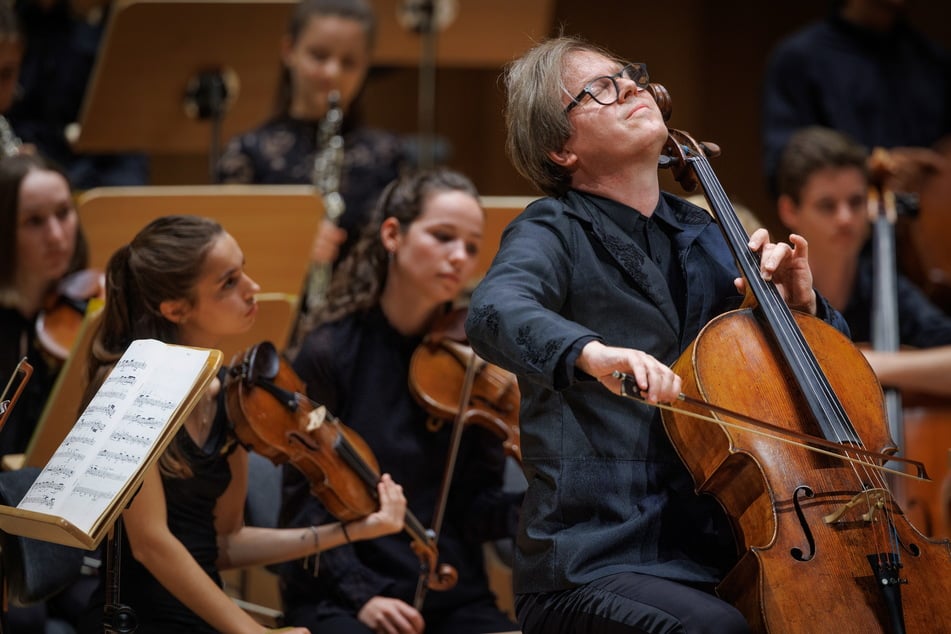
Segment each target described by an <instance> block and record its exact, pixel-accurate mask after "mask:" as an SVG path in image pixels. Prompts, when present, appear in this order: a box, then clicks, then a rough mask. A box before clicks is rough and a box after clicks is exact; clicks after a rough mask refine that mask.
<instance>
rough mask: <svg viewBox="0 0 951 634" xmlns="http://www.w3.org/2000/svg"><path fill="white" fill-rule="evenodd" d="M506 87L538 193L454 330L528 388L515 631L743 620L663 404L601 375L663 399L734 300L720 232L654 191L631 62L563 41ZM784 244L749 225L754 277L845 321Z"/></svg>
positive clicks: (716, 518) (514, 149)
mask: <svg viewBox="0 0 951 634" xmlns="http://www.w3.org/2000/svg"><path fill="white" fill-rule="evenodd" d="M505 80H506V88H507V92H508V96H507V108H506V123H507V127H508V141H507V146H508V150H509V154H510V157H511V159H512V162H513V163H514V165H515V167H516V169H517V170H518V171H519V172H520V173H521V174H522V175H523V176H524V177H525V178H527V179H528V180H529V181H531V182H532V183H533V184H534V185H535V186H536V187H537V188H538V189H540V190H541V191H542V192H544V193H545V194H546V195H547V197H546V198H543V199H541V200H539V201H536V202H534V203H532V204H531V205H530V206H529V207H528V208H527V209H526V210H525V211H524V212H523V213H522V215H520V216H519V217H518V218H517V219H516V220H515V221H514V222H513V223H512V224H510V225H509V227H508V228H507V230H506V232H505V233H504V234H503V237H502V242H501V246H500V248H499V252H498V254H497V256H496V258H495V260H494V262H493V264H492V266H491V268H490V269H489V272H488V274H487V275H486V277H485V278H484V280H483V281H482V282H481V283H480V285H479V286H478V287H477V288H476V290H475V293H474V295H473V298H472V304H471V307H470V312H469V318H468V321H467V332H468V335H469V338H470V343H471V344H472V346H473V348H474V350H475V351H476V352H477V353H478V354H479V355H480V356H482V357H483V358H485V359H486V360H487V361H489V362H490V363H493V364H496V365H499V366H501V367H503V368H505V369H507V370H510V371H512V372H514V373H515V374H516V375H517V376H518V378H519V387H520V389H521V392H522V405H521V410H520V414H519V416H520V424H521V432H522V434H521V436H522V450H523V465H524V469H525V472H526V478H527V480H528V483H529V484H528V491H527V492H526V494H525V500H524V502H523V506H522V520H521V525H520V533H519V536H518V540H517V549H516V560H515V592H516V610H517V614H518V619H519V622H520V625H521V627H522V631H523V632H525V633H526V634H539V633H543V632H544V633H545V634H552V633H558V632H588V633H594V634H601V633H614V632H656V633H659V632H689V633H691V634H698V633H705V632H709V633H711V634H713V633H716V634H725V633H726V634H729V633H740V632H747V631H749V625H748V624H747V622H746V621H745V619H744V617H743V616H742V615H741V614H740V612H739V611H738V610H737V609H735V608H734V607H733V606H731V605H729V604H728V603H726V602H724V601H722V600H721V599H719V598H717V597H716V596H715V595H714V594H713V592H712V590H713V586H714V584H716V583H717V582H718V581H720V579H721V578H722V576H723V575H724V574H725V572H726V571H727V570H728V569H729V567H730V566H731V565H732V563H733V562H734V561H735V557H736V549H735V547H734V545H733V540H732V535H731V533H730V529H729V527H728V525H727V521H726V516H725V514H724V513H723V512H722V510H721V509H720V508H719V507H718V506H717V505H716V503H715V502H714V501H713V500H712V499H704V498H701V497H698V496H695V495H694V493H693V483H692V481H691V479H690V476H689V474H688V473H687V471H686V470H685V468H684V466H683V465H682V463H681V461H680V460H679V458H678V456H677V455H676V453H675V452H674V449H673V448H672V446H671V445H670V443H669V441H668V439H667V437H666V435H665V432H664V429H663V427H662V426H661V417H660V414H659V410H656V409H654V408H651V407H649V406H647V405H643V404H634V403H632V402H631V401H630V400H626V399H623V398H621V397H620V396H618V393H619V390H620V386H619V383H618V381H617V380H616V379H613V378H612V372H614V371H622V372H625V373H628V374H632V375H634V377H636V381H637V385H638V387H639V388H640V390H641V391H642V393H643V394H645V395H646V397H647V399H648V400H649V401H650V402H653V403H657V402H670V401H672V400H674V399H675V397H676V396H677V395H678V393H679V392H680V390H681V378H680V377H678V376H677V375H675V374H674V373H673V372H672V371H671V369H670V368H669V367H668V365H669V364H670V363H672V362H673V361H674V360H675V359H676V358H677V357H678V355H679V354H680V353H681V351H682V350H684V349H685V348H686V347H687V345H688V343H689V342H691V341H692V340H693V339H694V338H695V337H696V335H697V333H698V331H699V329H700V328H701V327H702V326H703V325H704V324H705V323H706V322H707V321H709V320H710V319H711V318H713V317H715V316H716V315H718V314H720V313H722V312H723V311H725V310H727V309H729V308H735V307H736V306H737V305H738V304H739V303H740V300H741V299H742V297H741V295H740V294H739V293H738V290H742V289H743V288H744V284H743V283H742V282H739V281H738V280H737V277H738V271H737V268H736V266H735V264H734V262H733V258H732V256H731V255H730V252H729V251H728V248H727V245H726V242H725V241H724V239H723V237H722V235H721V233H720V231H719V229H718V228H717V227H716V225H715V224H714V222H713V221H712V219H711V217H710V215H709V214H707V213H706V212H705V211H703V210H702V209H700V208H699V207H696V206H693V205H691V204H689V203H687V202H685V201H684V200H682V199H680V198H678V197H675V196H673V195H671V194H668V193H666V192H662V191H661V190H660V183H659V180H658V160H659V158H660V156H661V153H662V149H663V147H664V145H665V142H666V139H667V136H668V130H667V127H666V125H665V123H664V120H663V117H662V114H661V111H660V109H659V108H658V105H657V104H656V103H655V101H654V99H653V98H652V96H651V94H650V93H649V92H647V91H646V90H645V88H646V87H647V86H648V83H649V80H648V75H647V69H646V67H645V65H644V64H642V63H631V62H628V61H625V60H623V59H620V58H618V57H617V56H616V55H614V54H612V53H610V52H608V51H606V50H602V49H600V48H597V47H595V46H593V45H591V44H589V43H587V42H585V41H583V40H580V39H576V38H569V37H559V38H555V39H551V40H548V41H545V42H543V43H541V44H539V45H538V46H536V47H535V48H533V49H532V50H530V51H529V52H528V53H526V54H525V55H523V56H522V57H521V58H520V59H518V60H517V61H515V62H514V63H513V64H512V65H511V66H510V67H509V68H508V70H507V73H506V77H505ZM789 240H790V243H773V242H771V241H770V239H769V236H768V234H767V232H766V231H765V230H758V231H757V232H755V233H754V234H753V236H752V237H751V238H750V242H749V247H750V249H752V250H753V251H756V252H758V253H759V254H760V255H761V263H760V271H761V274H762V275H763V276H765V277H767V278H772V280H773V281H774V282H775V283H776V285H777V288H778V290H779V291H780V293H781V294H782V296H783V298H784V299H785V301H786V303H787V304H788V305H789V306H790V307H791V308H793V309H797V310H801V311H803V312H806V313H809V314H812V315H816V316H818V317H820V318H822V319H825V320H826V321H828V322H829V323H831V324H833V325H834V326H836V327H838V328H840V329H841V330H843V331H845V330H846V326H845V323H844V321H843V319H842V317H841V315H839V314H838V313H837V312H836V311H835V310H834V309H833V308H832V307H831V306H830V305H829V304H828V302H826V301H825V300H824V299H823V298H822V297H821V296H820V295H818V294H817V293H816V292H815V291H814V290H813V287H812V274H811V271H810V269H809V261H808V247H807V243H806V241H805V240H804V239H803V238H802V237H800V236H796V235H792V236H790V238H789ZM605 388H608V389H605Z"/></svg>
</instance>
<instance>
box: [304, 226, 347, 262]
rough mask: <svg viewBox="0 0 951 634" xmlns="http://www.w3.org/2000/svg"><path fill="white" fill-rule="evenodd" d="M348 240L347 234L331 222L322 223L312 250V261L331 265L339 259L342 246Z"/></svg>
mask: <svg viewBox="0 0 951 634" xmlns="http://www.w3.org/2000/svg"><path fill="white" fill-rule="evenodd" d="M346 239H347V232H346V231H345V230H343V229H341V228H340V227H338V226H337V225H335V224H334V223H332V222H330V221H329V220H324V221H323V222H321V223H320V228H319V229H317V235H316V236H314V245H313V246H312V247H311V248H310V259H311V261H312V262H314V263H315V264H330V263H331V262H333V261H334V260H336V259H337V254H338V253H340V245H341V244H343V241H344V240H346Z"/></svg>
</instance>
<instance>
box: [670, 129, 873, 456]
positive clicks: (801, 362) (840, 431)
mask: <svg viewBox="0 0 951 634" xmlns="http://www.w3.org/2000/svg"><path fill="white" fill-rule="evenodd" d="M671 132H672V133H673V132H674V131H671ZM678 136H681V137H682V138H685V139H689V140H690V142H691V143H692V144H693V147H694V148H696V150H695V149H692V148H688V150H689V154H690V156H689V157H688V158H687V159H686V162H687V163H688V164H689V165H691V166H692V167H693V170H694V173H695V174H696V176H697V179H698V180H699V182H700V184H701V185H702V186H703V191H704V194H705V195H706V197H707V200H708V201H709V203H710V208H711V209H712V211H713V213H714V216H715V217H716V219H717V221H718V223H719V225H720V229H721V231H722V232H723V235H724V237H725V239H726V241H727V244H728V245H729V247H730V250H731V252H732V253H733V257H734V259H735V260H736V263H737V266H738V267H739V269H740V271H741V273H742V274H743V277H744V278H745V279H746V284H747V288H748V289H749V291H750V293H751V294H752V296H753V297H754V298H755V299H756V302H757V308H756V310H755V314H756V316H757V318H758V319H759V321H760V322H761V323H762V325H763V327H764V329H765V331H766V332H768V333H769V334H770V336H771V337H772V339H773V342H774V343H775V345H776V347H777V349H778V350H779V352H780V354H781V356H782V358H783V359H784V360H785V362H786V365H787V367H788V368H789V370H790V372H791V373H792V375H793V377H794V379H795V382H796V384H797V385H798V386H799V388H800V391H801V393H802V395H803V398H805V400H806V403H807V404H808V407H809V410H810V412H811V413H812V415H813V418H814V419H815V421H816V423H817V424H818V425H819V429H820V430H821V432H822V435H823V436H824V437H825V438H826V439H827V440H833V441H836V442H840V443H851V444H854V445H861V440H860V438H859V436H858V433H857V432H856V430H855V427H854V426H853V425H852V423H851V421H849V419H848V415H847V414H846V413H845V409H844V408H843V407H842V404H841V403H840V402H839V399H838V398H837V397H836V396H835V393H834V391H833V390H832V387H831V386H830V385H829V382H828V380H827V379H826V377H825V374H824V373H823V372H822V369H821V368H820V367H819V362H818V361H817V360H816V358H815V355H814V354H813V353H812V350H811V349H810V347H809V344H808V343H807V342H806V340H805V337H804V336H803V334H802V331H801V330H800V329H799V326H798V324H797V323H796V320H795V318H794V317H793V314H792V311H790V309H789V307H788V306H787V305H786V302H785V301H783V298H782V296H781V295H780V294H779V290H778V289H777V288H776V285H775V284H773V283H772V282H767V281H766V280H763V279H762V277H761V276H760V273H759V256H758V255H757V254H756V253H753V252H752V251H750V249H749V248H748V246H747V243H748V242H749V236H748V235H747V233H746V230H745V229H744V228H743V225H742V223H741V222H740V219H739V217H738V216H737V214H736V210H735V209H734V208H733V205H732V203H731V202H730V199H729V197H728V196H727V195H726V192H725V191H724V190H723V187H722V186H721V185H720V181H719V179H717V177H716V174H715V173H714V172H713V168H712V167H711V166H710V162H709V161H708V160H707V158H706V156H704V155H703V151H702V149H700V146H699V144H697V143H696V142H695V141H693V140H692V139H690V138H689V137H688V136H686V135H685V134H683V133H678Z"/></svg>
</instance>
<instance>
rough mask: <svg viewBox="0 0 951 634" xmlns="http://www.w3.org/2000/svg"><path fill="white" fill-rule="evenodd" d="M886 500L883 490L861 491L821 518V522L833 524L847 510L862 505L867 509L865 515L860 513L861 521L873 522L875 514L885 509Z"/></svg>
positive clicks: (886, 496) (886, 493)
mask: <svg viewBox="0 0 951 634" xmlns="http://www.w3.org/2000/svg"><path fill="white" fill-rule="evenodd" d="M887 498H888V492H887V491H886V490H885V489H881V488H876V489H867V490H865V491H861V492H859V493H856V494H855V495H854V496H853V497H852V499H851V500H849V501H848V502H846V503H845V504H843V505H842V506H841V507H839V508H838V509H836V510H835V511H833V512H832V513H829V514H828V515H826V516H825V517H823V518H822V521H824V522H825V523H826V524H832V523H833V522H837V521H839V519H840V518H841V517H842V516H843V515H845V513H846V511H848V510H849V509H851V508H854V507H856V506H859V505H862V506H864V507H866V508H867V509H868V510H867V511H866V512H865V513H862V521H863V522H874V521H875V514H876V512H878V511H879V510H881V509H883V508H885V500H886V499H887Z"/></svg>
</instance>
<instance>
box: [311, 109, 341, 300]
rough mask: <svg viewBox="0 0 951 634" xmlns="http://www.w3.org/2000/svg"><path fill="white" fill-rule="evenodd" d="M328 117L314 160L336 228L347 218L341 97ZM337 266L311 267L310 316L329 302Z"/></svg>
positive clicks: (320, 129) (319, 133)
mask: <svg viewBox="0 0 951 634" xmlns="http://www.w3.org/2000/svg"><path fill="white" fill-rule="evenodd" d="M327 103H328V109H327V116H325V117H324V120H323V121H321V123H320V126H319V127H318V129H317V144H318V150H317V155H316V157H315V158H314V187H315V188H316V189H317V191H318V192H320V195H321V198H322V199H323V203H324V217H325V218H326V219H327V220H328V221H330V222H332V223H333V224H334V225H336V224H337V221H338V220H339V219H340V216H342V215H343V211H344V202H343V196H341V195H340V176H341V174H342V172H343V136H341V134H340V129H341V126H342V124H343V110H342V109H341V108H340V93H339V92H337V91H336V90H334V91H332V92H331V93H330V94H329V95H328V96H327ZM332 273H333V262H319V263H314V264H313V265H312V266H311V270H310V276H309V277H308V284H307V312H308V313H312V312H313V311H314V310H315V309H316V308H317V307H319V306H320V305H322V304H323V303H324V301H325V300H326V296H327V289H328V288H329V287H330V277H331V275H332Z"/></svg>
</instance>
